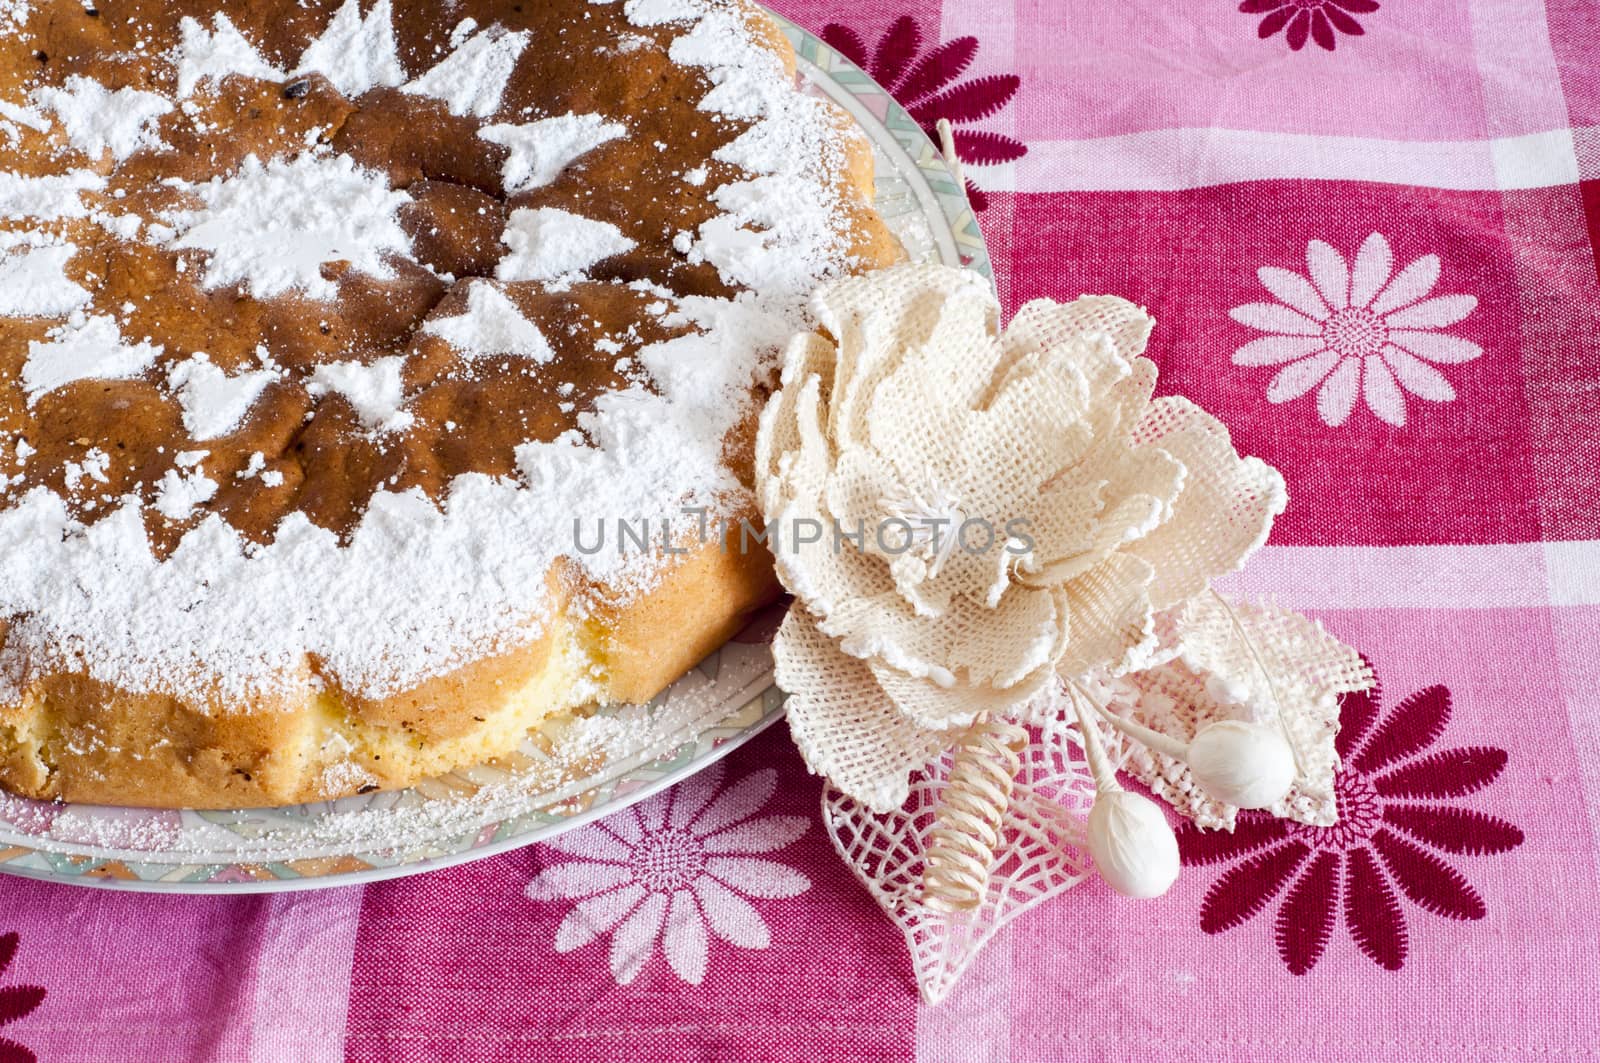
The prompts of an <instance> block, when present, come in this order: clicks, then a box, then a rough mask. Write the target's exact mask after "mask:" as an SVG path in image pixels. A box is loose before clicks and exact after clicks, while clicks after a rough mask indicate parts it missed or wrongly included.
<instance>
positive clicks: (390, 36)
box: [294, 0, 406, 96]
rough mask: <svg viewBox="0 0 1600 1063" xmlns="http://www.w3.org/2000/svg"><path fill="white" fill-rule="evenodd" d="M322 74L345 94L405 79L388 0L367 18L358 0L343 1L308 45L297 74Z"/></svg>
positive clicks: (379, 4) (373, 8)
mask: <svg viewBox="0 0 1600 1063" xmlns="http://www.w3.org/2000/svg"><path fill="white" fill-rule="evenodd" d="M311 73H316V74H321V75H322V76H323V77H325V78H327V79H328V80H329V81H330V82H332V83H333V87H334V88H336V89H338V90H339V91H340V92H341V93H343V94H344V95H346V96H359V95H361V94H362V93H363V92H366V91H367V90H369V89H372V88H375V87H376V86H379V85H389V86H394V85H399V84H402V83H403V82H404V81H405V79H406V72H405V70H404V69H402V68H401V66H400V56H399V53H398V51H397V50H396V48H395V42H394V26H393V25H392V23H391V16H390V10H389V0H377V2H376V3H375V4H373V5H372V10H371V11H369V12H368V13H367V17H366V18H362V17H361V7H360V4H359V2H358V0H344V4H343V6H341V7H340V8H339V10H338V11H337V12H335V13H334V16H333V19H332V21H330V22H329V23H328V28H327V29H325V30H323V31H322V35H321V36H320V37H318V38H317V39H316V40H314V41H312V42H311V44H310V45H309V46H308V47H307V48H306V50H305V52H304V53H302V54H301V56H300V65H299V66H297V67H296V68H295V71H294V76H296V77H298V76H300V75H302V74H311Z"/></svg>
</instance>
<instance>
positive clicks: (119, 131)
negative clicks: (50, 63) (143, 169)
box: [33, 74, 172, 161]
mask: <svg viewBox="0 0 1600 1063" xmlns="http://www.w3.org/2000/svg"><path fill="white" fill-rule="evenodd" d="M33 100H34V102H35V103H36V104H38V105H39V107H41V108H43V109H44V110H47V111H53V112H54V113H55V115H56V117H58V118H59V119H61V125H62V127H63V128H64V129H65V130H66V132H67V139H68V140H69V141H71V143H72V146H73V147H75V148H77V149H78V150H79V151H81V152H83V153H84V154H85V155H88V156H89V157H90V158H95V159H98V158H100V156H102V155H104V154H105V153H106V152H107V151H109V152H111V157H112V158H113V159H116V160H118V161H120V160H122V159H126V158H127V157H128V156H129V155H132V154H133V153H134V152H136V151H138V150H139V149H140V148H161V147H164V146H165V145H163V144H162V143H161V141H160V140H159V139H157V137H156V135H155V133H154V131H153V130H151V129H150V128H149V127H150V124H151V123H152V122H154V121H155V120H156V119H158V118H160V117H161V116H162V115H164V114H166V113H167V112H169V111H171V110H172V103H171V102H170V101H169V100H168V99H167V98H166V97H165V96H161V95H159V94H157V93H154V92H142V91H140V90H138V89H117V90H116V91H115V92H111V91H108V90H107V89H106V87H105V86H104V85H102V84H100V83H99V82H98V81H95V80H94V79H92V78H86V77H81V76H79V75H77V74H74V75H73V76H71V77H69V78H67V80H66V84H65V86H64V87H63V88H54V87H46V88H41V89H35V90H34V92H33Z"/></svg>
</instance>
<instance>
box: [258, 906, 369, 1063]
mask: <svg viewBox="0 0 1600 1063" xmlns="http://www.w3.org/2000/svg"><path fill="white" fill-rule="evenodd" d="M361 894H362V888H361V887H360V886H347V887H344V888H341V889H331V890H319V891H317V892H315V893H283V894H278V895H277V896H275V897H273V898H272V902H271V905H270V907H269V910H268V911H267V912H266V913H265V914H264V915H263V917H262V925H263V927H264V931H263V941H262V943H261V949H260V951H259V952H258V953H257V955H256V978H255V996H254V999H253V1001H252V1008H251V1017H250V1060H251V1063H340V1061H342V1060H343V1059H344V1027H345V1018H346V1016H347V1014H348V1013H349V1010H350V968H351V964H352V962H353V961H354V959H355V951H356V927H357V925H358V924H359V923H360V921H361Z"/></svg>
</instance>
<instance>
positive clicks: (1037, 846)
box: [822, 716, 1094, 1004]
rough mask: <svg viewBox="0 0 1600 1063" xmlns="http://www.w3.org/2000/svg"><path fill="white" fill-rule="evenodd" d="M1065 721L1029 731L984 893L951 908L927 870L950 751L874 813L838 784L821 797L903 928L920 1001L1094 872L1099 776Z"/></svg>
mask: <svg viewBox="0 0 1600 1063" xmlns="http://www.w3.org/2000/svg"><path fill="white" fill-rule="evenodd" d="M1068 733H1069V732H1068V730H1067V726H1066V722H1065V719H1064V718H1062V717H1061V716H1056V717H1054V718H1053V719H1049V720H1046V721H1045V722H1044V726H1042V727H1033V728H1030V729H1029V735H1030V741H1029V742H1028V744H1027V745H1026V746H1025V747H1024V748H1023V749H1022V750H1021V761H1022V764H1021V768H1020V770H1019V771H1018V774H1017V778H1016V783H1015V788H1014V790H1013V791H1012V794H1011V800H1010V802H1009V804H1008V806H1007V808H1006V810H1005V814H1004V816H1003V817H1002V820H1001V824H1000V828H1001V829H1000V831H999V834H1000V839H1001V840H1000V845H999V847H998V848H997V850H996V853H995V863H994V865H993V867H992V868H991V870H990V874H989V878H988V883H987V889H986V891H985V893H984V896H983V898H982V901H981V902H980V903H979V905H978V906H977V907H976V908H975V909H973V910H972V911H970V912H961V913H954V912H948V911H944V910H941V909H940V908H939V907H938V906H936V905H933V904H929V903H928V898H927V896H926V894H925V893H924V891H923V872H924V869H925V863H926V856H927V852H928V849H929V843H930V834H931V833H932V831H933V830H934V829H935V824H936V820H937V815H938V809H939V808H940V806H941V804H942V802H943V801H944V799H945V793H946V784H947V782H948V779H949V773H950V766H951V761H952V759H953V758H952V755H951V754H949V753H946V754H945V755H944V756H942V757H941V758H939V759H938V760H936V761H935V762H933V763H932V764H931V765H929V766H928V767H927V768H926V769H924V770H922V771H919V772H917V773H915V774H914V775H913V776H912V779H911V782H910V785H909V791H908V796H907V800H906V801H905V803H904V804H903V805H902V806H900V807H898V808H895V809H893V810H891V811H888V812H874V811H872V810H871V809H869V808H868V807H867V806H866V805H864V804H862V803H861V802H859V801H856V800H854V799H853V798H851V797H850V796H849V795H847V794H845V793H844V792H843V791H841V790H839V789H837V788H836V787H833V786H829V787H826V788H825V789H824V791H823V795H822V822H823V825H824V827H825V828H826V829H827V832H828V837H829V839H830V840H831V841H832V842H833V847H834V849H835V850H836V851H837V852H838V854H839V856H840V857H841V858H842V859H843V860H844V861H845V863H846V864H847V865H848V866H849V868H850V870H851V872H852V873H853V874H854V875H855V877H856V878H857V880H859V881H860V882H861V884H862V885H863V886H865V887H866V889H867V892H868V893H870V894H871V895H872V899H873V900H874V901H875V902H876V903H877V904H878V906H879V907H880V908H881V909H883V911H884V913H885V914H886V915H888V917H889V918H890V920H892V921H893V922H894V923H895V925H896V926H897V927H899V928H900V931H901V932H902V933H903V934H904V935H905V940H906V946H907V948H908V949H909V950H910V953H911V962H912V969H913V971H914V974H915V977H916V980H917V985H918V989H919V991H920V992H921V995H922V999H923V1000H924V1001H926V1002H927V1003H929V1004H937V1003H938V1002H940V1001H941V1000H943V999H944V998H945V997H946V996H947V995H948V994H949V992H950V990H951V989H952V988H953V987H954V985H955V984H956V982H957V980H958V979H959V978H960V977H961V975H962V973H963V972H965V971H966V969H967V967H968V966H969V965H970V964H971V962H972V960H973V959H974V958H975V957H976V956H977V954H978V952H979V951H980V950H981V949H982V948H983V947H984V946H985V945H986V944H987V943H988V942H989V940H990V939H991V938H993V937H994V935H995V934H996V933H998V932H999V931H1000V930H1001V929H1002V928H1003V927H1004V926H1006V924H1008V923H1010V922H1011V921H1012V920H1013V919H1016V918H1017V917H1018V916H1021V915H1022V914H1024V913H1025V912H1027V911H1029V910H1031V909H1032V908H1034V907H1036V906H1037V905H1039V904H1042V903H1043V902H1045V901H1047V900H1049V899H1050V898H1052V897H1056V896H1059V895H1060V894H1062V893H1064V892H1066V891H1067V890H1069V889H1071V888H1072V887H1073V886H1075V885H1077V884H1078V883H1079V882H1081V881H1083V880H1084V879H1085V878H1087V877H1088V876H1089V875H1090V874H1092V871H1091V869H1090V866H1089V857H1088V854H1087V852H1086V851H1085V849H1084V835H1083V816H1084V815H1086V814H1087V812H1088V810H1089V807H1090V805H1091V804H1093V801H1094V782H1093V780H1092V779H1091V778H1090V777H1089V775H1088V773H1087V771H1086V770H1085V768H1084V765H1083V762H1082V760H1081V759H1077V758H1076V757H1075V755H1074V747H1073V745H1072V744H1071V742H1070V740H1069V738H1068Z"/></svg>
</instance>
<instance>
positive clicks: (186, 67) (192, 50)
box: [176, 11, 284, 100]
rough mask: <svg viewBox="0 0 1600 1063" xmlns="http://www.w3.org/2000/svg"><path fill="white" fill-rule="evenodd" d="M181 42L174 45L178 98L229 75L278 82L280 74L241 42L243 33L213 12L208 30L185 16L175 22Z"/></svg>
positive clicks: (188, 95)
mask: <svg viewBox="0 0 1600 1063" xmlns="http://www.w3.org/2000/svg"><path fill="white" fill-rule="evenodd" d="M179 32H180V33H182V35H183V36H182V40H181V43H180V44H179V46H178V52H177V56H176V63H177V67H178V98H179V99H180V100H183V99H188V98H189V97H190V96H192V95H194V90H195V89H196V88H198V87H199V86H200V85H202V84H203V83H205V82H207V81H220V80H222V79H223V78H225V77H227V76H229V75H230V74H237V75H239V76H240V77H247V78H255V79H257V80H260V81H281V80H282V79H283V77H284V74H283V71H281V70H279V69H278V68H277V67H275V66H273V65H272V64H271V63H268V62H267V61H266V60H265V59H263V58H261V53H260V52H258V51H256V47H255V45H253V44H251V43H250V42H249V41H247V40H245V37H244V34H242V33H240V32H239V30H238V28H237V27H236V26H234V24H233V23H232V22H230V21H229V20H228V16H227V15H224V14H223V13H222V12H220V11H219V12H217V13H216V14H215V15H213V16H212V19H211V29H210V30H207V29H206V28H205V27H204V26H203V25H201V24H200V23H199V22H196V21H195V20H194V19H192V18H189V17H188V16H185V17H184V19H183V21H182V22H181V23H179Z"/></svg>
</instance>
